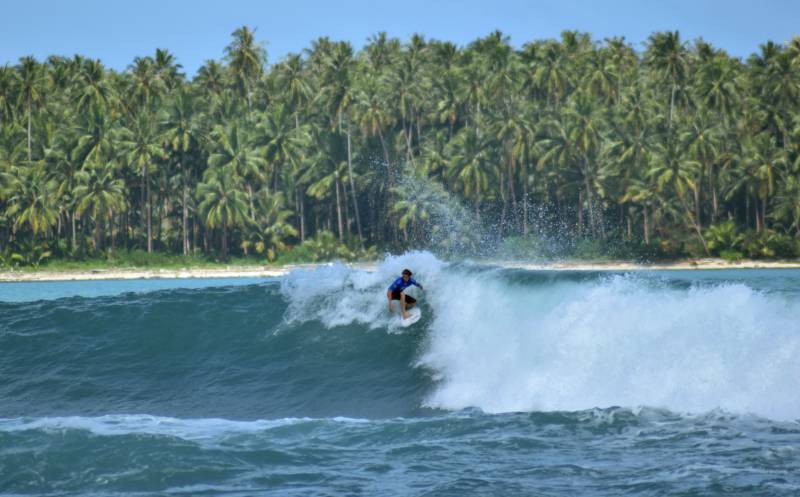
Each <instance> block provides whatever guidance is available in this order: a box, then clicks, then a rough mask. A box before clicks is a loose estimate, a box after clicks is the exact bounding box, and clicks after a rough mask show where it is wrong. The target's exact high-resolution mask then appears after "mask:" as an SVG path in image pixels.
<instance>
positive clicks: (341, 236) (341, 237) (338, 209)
mask: <svg viewBox="0 0 800 497" xmlns="http://www.w3.org/2000/svg"><path fill="white" fill-rule="evenodd" d="M334 183H335V187H336V220H337V221H338V225H339V241H340V242H344V226H343V225H342V201H341V199H340V198H339V197H340V196H339V175H338V174H336V178H335V180H334Z"/></svg>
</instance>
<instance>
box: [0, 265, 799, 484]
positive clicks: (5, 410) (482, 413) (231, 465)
mask: <svg viewBox="0 0 800 497" xmlns="http://www.w3.org/2000/svg"><path fill="white" fill-rule="evenodd" d="M404 267H410V268H411V269H412V270H414V272H415V277H418V279H419V281H420V282H421V283H422V284H423V285H424V286H425V291H424V292H417V295H418V296H419V297H420V301H421V303H422V311H423V318H422V319H421V320H420V322H419V323H418V324H417V325H415V326H413V327H411V328H407V329H404V328H400V327H398V326H397V322H396V318H395V317H391V316H389V314H388V312H387V310H386V307H387V304H386V297H385V291H386V287H387V286H388V284H389V282H390V281H391V280H392V279H393V277H396V275H397V274H399V273H400V271H401V270H402V269H403V268H404ZM220 284H221V285H223V286H213V287H205V288H163V287H162V288H158V287H157V286H154V288H156V289H155V290H154V291H148V290H147V285H146V284H142V285H140V286H137V287H136V290H137V292H126V293H118V294H108V293H112V292H110V291H107V290H106V291H104V290H99V289H93V290H92V291H90V292H84V291H83V290H81V289H80V288H78V289H71V290H70V291H76V292H78V293H83V294H85V295H96V296H93V297H78V296H73V297H68V298H50V297H48V298H49V299H48V300H34V298H35V292H33V291H31V292H28V290H26V292H28V293H25V297H24V298H23V297H22V296H21V295H22V292H19V293H18V294H17V295H16V297H15V296H13V295H12V298H11V299H9V300H12V301H7V302H0V351H2V352H0V378H2V379H3V381H0V469H2V470H0V494H5V493H10V494H21V495H32V494H37V495H39V494H41V495H67V494H69V495H72V494H76V493H77V494H82V495H92V494H96V495H129V494H136V495H142V494H143V493H144V495H151V494H152V495H164V494H175V495H194V494H200V493H205V494H212V495H214V494H219V493H225V494H226V495H227V494H230V495H253V494H264V495H272V494H274V495H308V494H309V493H310V494H314V495H348V494H356V493H362V494H381V495H418V494H426V495H500V494H502V495H531V494H536V493H542V494H547V495H573V494H574V490H575V488H580V489H581V492H580V493H581V494H582V495H619V494H621V493H626V494H631V495H668V494H674V493H681V492H683V493H686V494H687V495H689V494H693V493H695V494H698V495H699V494H702V495H729V494H731V492H733V493H737V492H738V493H739V494H751V495H767V494H768V495H793V494H796V493H797V492H798V491H800V476H798V475H797V473H796V471H795V470H794V469H793V468H796V467H798V465H800V451H797V446H798V445H800V425H798V422H797V420H798V419H800V396H798V395H797V394H796V390H797V385H798V384H800V361H798V360H797V357H800V321H798V319H797V316H799V315H800V272H797V271H792V270H753V271H749V270H741V271H720V272H692V271H686V272H650V273H627V274H622V273H618V274H614V273H607V272H585V271H541V270H525V269H506V268H502V267H497V266H491V265H481V264H473V263H446V262H443V261H440V260H438V259H437V258H436V257H434V256H433V255H431V254H429V253H426V252H415V253H409V254H405V255H403V256H402V257H387V258H386V259H385V260H384V261H383V262H381V263H380V264H379V265H378V266H377V267H376V268H372V269H371V270H361V269H352V268H349V267H346V266H343V265H337V264H334V265H330V266H324V267H321V268H318V269H315V270H297V271H294V272H292V273H290V274H289V275H287V276H285V277H282V278H276V279H266V280H262V281H260V282H258V283H252V284H245V285H228V284H225V282H220ZM86 285H87V287H88V286H90V285H102V283H99V284H98V283H95V282H87V283H86ZM3 291H4V292H6V293H8V292H9V291H12V292H13V289H12V290H9V289H8V288H5V289H3ZM46 295H50V296H51V297H52V293H51V292H50V293H49V290H48V291H47V292H44V293H43V294H42V296H46ZM656 455H658V457H656ZM489 461H491V462H489ZM665 461H666V462H665ZM758 468H760V469H758ZM484 473H485V474H484ZM572 485H577V486H572ZM412 489H417V490H412Z"/></svg>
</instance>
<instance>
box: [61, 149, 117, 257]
mask: <svg viewBox="0 0 800 497" xmlns="http://www.w3.org/2000/svg"><path fill="white" fill-rule="evenodd" d="M77 178H78V186H76V187H75V191H74V193H73V196H74V197H75V198H76V199H77V203H76V211H75V212H76V214H77V215H78V216H82V215H83V213H84V212H87V211H89V212H90V215H91V217H92V219H93V220H94V225H95V231H94V237H95V238H94V248H95V251H100V250H102V249H103V238H104V237H103V232H104V231H105V229H104V223H105V221H106V220H109V221H110V220H111V219H112V218H113V215H114V211H117V212H121V211H123V210H125V208H126V207H127V203H126V200H125V199H126V191H125V184H124V182H123V181H122V180H121V179H119V178H117V171H116V169H115V167H114V165H113V164H111V163H109V164H105V165H97V166H91V167H88V168H86V169H83V170H81V171H79V172H78V174H77Z"/></svg>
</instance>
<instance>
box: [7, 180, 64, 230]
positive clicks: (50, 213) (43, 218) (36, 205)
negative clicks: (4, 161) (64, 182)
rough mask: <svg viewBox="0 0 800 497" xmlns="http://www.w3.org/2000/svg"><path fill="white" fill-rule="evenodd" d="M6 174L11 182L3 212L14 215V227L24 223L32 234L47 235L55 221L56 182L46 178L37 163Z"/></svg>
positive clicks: (56, 215)
mask: <svg viewBox="0 0 800 497" xmlns="http://www.w3.org/2000/svg"><path fill="white" fill-rule="evenodd" d="M9 176H10V177H11V178H12V179H13V182H12V183H11V185H10V192H11V193H10V195H9V198H8V203H9V206H8V208H7V209H6V215H8V216H10V217H12V218H14V217H16V220H15V221H14V226H16V227H20V226H22V225H24V224H27V225H29V226H30V228H31V230H32V231H33V235H34V236H36V235H45V236H46V235H47V233H48V232H49V230H50V228H52V227H53V226H55V224H56V223H57V222H58V216H59V207H58V204H59V201H60V199H59V198H58V196H57V185H56V182H55V181H53V180H52V179H48V178H47V175H46V174H45V171H44V168H43V167H42V165H40V164H37V165H35V166H32V167H24V168H22V167H20V168H15V169H13V170H12V174H11V175H9Z"/></svg>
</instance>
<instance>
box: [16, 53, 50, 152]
mask: <svg viewBox="0 0 800 497" xmlns="http://www.w3.org/2000/svg"><path fill="white" fill-rule="evenodd" d="M17 70H18V77H19V86H20V89H19V100H20V104H21V105H24V106H25V113H26V115H27V118H28V162H32V161H33V152H32V148H31V143H32V139H33V137H32V134H31V123H32V121H33V107H34V105H37V104H39V103H40V102H41V101H42V100H43V98H44V95H43V93H42V91H43V86H44V81H45V80H44V75H43V72H42V66H41V65H40V64H39V63H38V62H36V59H34V58H33V57H23V58H22V59H20V64H19V66H18V69H17Z"/></svg>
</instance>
